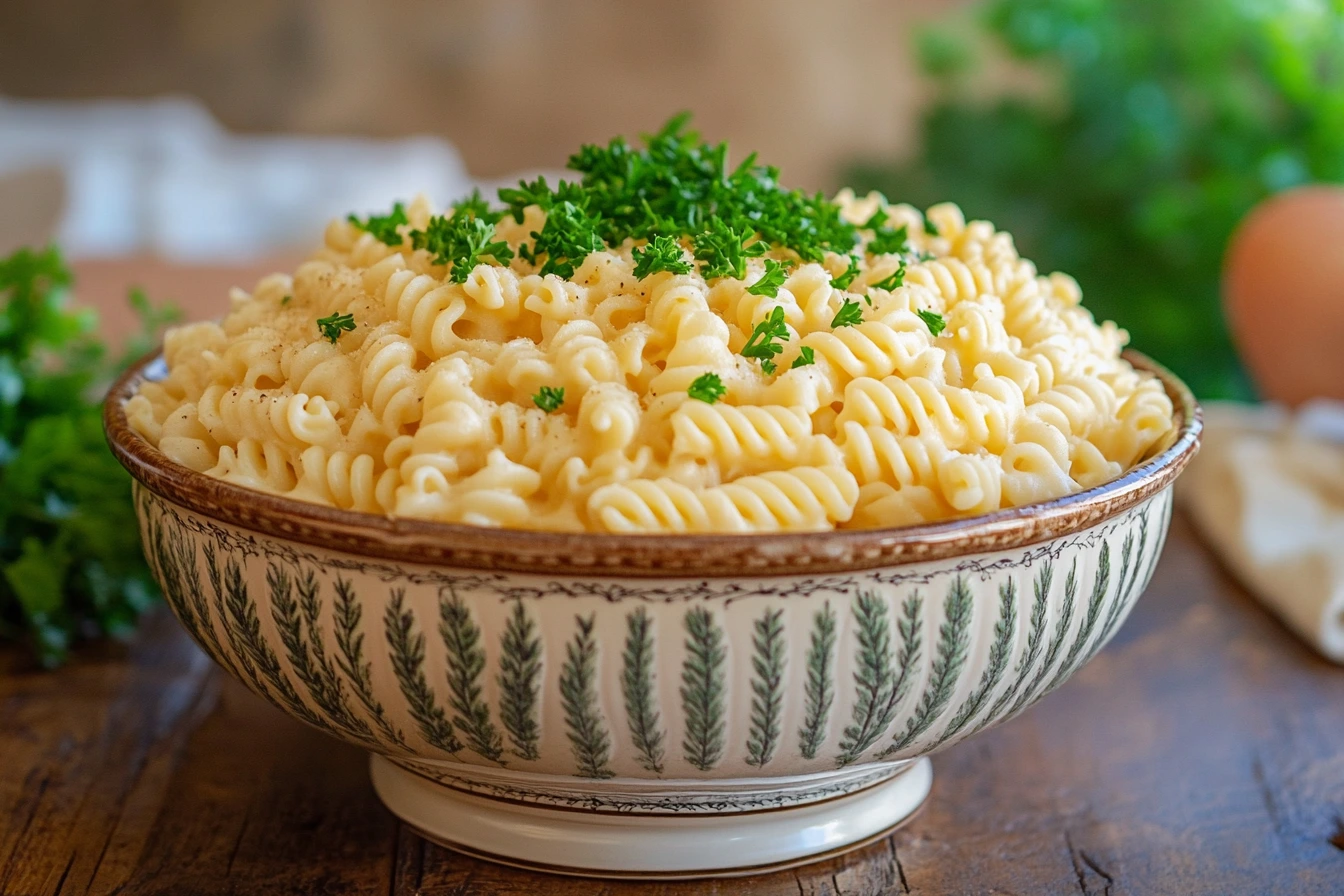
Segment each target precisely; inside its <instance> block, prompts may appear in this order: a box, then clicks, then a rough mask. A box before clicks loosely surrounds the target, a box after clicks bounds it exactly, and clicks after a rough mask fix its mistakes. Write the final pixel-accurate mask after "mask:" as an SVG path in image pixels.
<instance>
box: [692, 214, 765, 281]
mask: <svg viewBox="0 0 1344 896" xmlns="http://www.w3.org/2000/svg"><path fill="white" fill-rule="evenodd" d="M752 234H753V231H752V230H745V229H744V230H741V231H738V230H734V229H733V228H732V226H731V225H729V224H727V223H725V222H724V221H723V219H721V218H715V219H714V220H712V221H710V222H709V229H708V230H704V231H702V232H700V233H697V234H696V235H695V237H694V238H693V240H692V242H693V243H694V245H695V257H696V258H698V259H699V260H700V261H703V262H704V263H705V266H704V268H703V269H702V270H701V273H702V274H703V275H704V277H705V279H706V280H710V279H713V278H714V277H736V278H737V279H738V280H742V279H745V278H746V276H747V259H748V258H755V257H757V256H761V255H764V254H765V252H766V249H767V248H769V247H768V246H767V245H766V244H765V242H764V241H763V240H756V241H755V242H752V243H750V244H748V240H750V239H751V238H752Z"/></svg>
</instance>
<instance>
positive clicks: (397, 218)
mask: <svg viewBox="0 0 1344 896" xmlns="http://www.w3.org/2000/svg"><path fill="white" fill-rule="evenodd" d="M346 220H347V221H349V222H350V223H351V224H353V225H355V226H356V227H358V228H359V229H360V230H363V231H365V232H366V233H369V234H372V235H373V238H374V239H376V240H377V241H378V242H380V243H382V244H383V245H385V246H400V245H401V234H400V233H398V232H397V228H398V227H400V226H401V225H403V224H408V223H410V222H408V221H407V220H406V206H404V205H402V204H401V203H400V202H395V203H393V204H392V211H391V213H390V214H386V215H369V216H368V217H367V218H365V219H363V220H360V219H359V218H357V217H356V216H354V215H348V216H346Z"/></svg>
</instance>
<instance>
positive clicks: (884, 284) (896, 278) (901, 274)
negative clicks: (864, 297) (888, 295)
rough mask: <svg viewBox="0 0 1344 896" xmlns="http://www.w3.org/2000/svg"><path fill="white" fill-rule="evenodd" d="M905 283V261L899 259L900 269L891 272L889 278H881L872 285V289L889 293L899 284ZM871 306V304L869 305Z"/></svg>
mask: <svg viewBox="0 0 1344 896" xmlns="http://www.w3.org/2000/svg"><path fill="white" fill-rule="evenodd" d="M903 283H905V259H901V264H900V267H898V268H896V270H894V271H892V272H891V276H889V277H886V278H883V279H882V280H879V281H877V282H876V283H874V284H873V288H874V289H885V290H887V291H891V290H893V289H896V288H897V287H899V286H900V285H901V284H903ZM870 304H871V303H870Z"/></svg>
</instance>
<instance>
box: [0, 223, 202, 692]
mask: <svg viewBox="0 0 1344 896" xmlns="http://www.w3.org/2000/svg"><path fill="white" fill-rule="evenodd" d="M69 285H70V272H69V270H68V269H67V268H66V266H65V264H64V262H63V261H62V259H61V256H60V254H59V253H58V252H57V251H56V250H55V249H54V248H49V249H45V250H43V251H40V252H34V251H31V250H28V249H20V250H19V251H18V252H16V253H14V254H13V255H11V256H9V257H8V258H0V642H3V641H22V642H25V643H26V644H27V645H28V646H29V647H31V649H32V651H33V653H34V655H35V656H36V657H37V658H38V659H39V660H40V661H41V662H42V663H43V664H44V665H48V666H51V665H56V664H57V663H59V662H60V661H61V660H62V659H64V657H65V655H66V652H67V650H68V648H69V646H70V645H71V643H72V642H73V641H74V640H75V639H76V638H79V637H87V636H96V635H102V634H113V635H116V634H124V633H126V632H129V631H130V630H131V628H132V627H133V626H134V624H135V621H136V619H137V618H138V617H139V615H140V614H141V613H142V612H143V611H144V610H145V609H146V608H147V607H148V606H149V605H150V604H151V603H152V602H153V600H154V599H155V596H156V594H157V590H156V589H155V586H154V583H153V580H152V579H151V578H150V574H149V569H148V568H147V567H146V565H145V560H144V556H143V554H142V553H141V551H140V536H139V527H138V526H137V525H136V519H135V509H134V507H133V506H132V503H131V479H130V476H129V475H128V474H127V473H126V471H125V470H123V469H122V468H121V465H120V464H118V463H117V461H116V460H115V459H114V458H113V457H112V453H111V452H110V451H109V450H108V447H107V442H106V441H105V440H104V438H103V426H102V413H101V397H102V389H103V388H104V387H105V386H106V385H107V383H108V382H109V380H110V379H111V377H112V376H113V375H114V374H115V373H116V372H117V371H118V370H120V369H123V368H124V367H125V366H126V364H127V363H128V362H129V361H130V360H131V359H132V358H133V357H134V356H135V354H143V353H144V352H145V351H147V350H148V348H149V347H150V345H152V343H153V339H154V336H155V335H156V334H157V333H158V331H159V330H160V329H161V328H162V326H163V325H164V324H166V323H169V322H171V321H172V320H174V319H176V312H174V311H171V310H164V309H159V308H154V307H151V306H150V304H149V302H148V301H147V300H146V299H145V297H144V295H143V294H141V293H139V292H138V291H137V292H133V293H132V294H131V304H132V306H133V307H134V308H135V310H136V311H137V312H138V314H139V315H140V318H141V322H142V324H143V326H142V333H141V335H140V336H138V337H137V338H136V339H134V340H132V342H131V343H130V344H129V345H128V348H127V352H126V354H125V355H124V356H123V357H121V358H119V359H116V360H110V359H109V358H108V357H107V351H106V348H105V346H104V345H103V344H102V343H101V342H99V341H98V339H97V338H96V337H95V335H94V330H95V328H96V326H97V319H96V317H95V315H94V314H93V312H92V311H89V310H87V309H85V310H72V309H70V308H69V307H68V298H69V297H68V288H69Z"/></svg>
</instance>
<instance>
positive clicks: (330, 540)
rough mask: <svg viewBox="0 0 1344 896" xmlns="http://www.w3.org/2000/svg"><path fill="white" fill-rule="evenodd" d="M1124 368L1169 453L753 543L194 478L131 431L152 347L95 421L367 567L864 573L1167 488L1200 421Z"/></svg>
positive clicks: (1140, 363)
mask: <svg viewBox="0 0 1344 896" xmlns="http://www.w3.org/2000/svg"><path fill="white" fill-rule="evenodd" d="M1126 357H1127V358H1128V359H1129V361H1130V362H1131V363H1132V364H1134V366H1135V367H1136V368H1139V369H1141V370H1147V371H1149V372H1151V373H1153V374H1154V375H1156V376H1157V377H1158V378H1159V379H1160V380H1161V381H1162V384H1163V386H1164V387H1165V389H1166V391H1167V394H1168V395H1169V396H1170V397H1171V400H1172V403H1173V404H1174V406H1175V410H1176V416H1175V424H1174V425H1175V428H1176V433H1175V438H1174V439H1173V440H1172V442H1171V444H1170V446H1169V447H1167V448H1166V449H1164V450H1163V451H1161V452H1160V453H1159V454H1157V455H1156V456H1154V457H1152V458H1150V459H1148V460H1147V461H1145V462H1143V463H1142V464H1140V465H1138V466H1137V467H1135V468H1134V469H1132V470H1130V471H1129V472H1127V473H1125V474H1124V475H1123V476H1121V477H1120V478H1119V479H1116V480H1113V481H1111V482H1108V483H1106V484H1104V485H1100V486H1097V487H1096V488H1091V489H1088V490H1086V491H1082V492H1079V493H1077V494H1074V495H1068V496H1066V497H1063V498H1058V499H1056V500H1053V501H1047V502H1043V503H1040V504H1029V505H1026V506H1023V507H1014V508H1010V509H1007V510H1000V511H997V512H995V513H991V514H985V515H983V516H977V517H970V518H967V519H960V520H952V521H948V522H941V523H930V524H925V525H919V526H903V527H899V528H888V529H848V530H838V531H831V532H794V533H781V534H758V535H609V534H605V533H571V532H536V531H527V530H516V529H489V528H482V527H479V526H468V525H461V524H453V523H436V522H430V521H427V520H414V519H405V518H399V517H384V516H378V515H376V514H369V513H361V512H358V511H351V510H339V509H337V508H334V507H327V506H324V505H320V504H310V503H308V502H305V501H297V500H294V499H292V498H285V497H281V496H279V495H272V494H268V493H265V492H259V491H256V490H254V489H249V488H244V487H243V486H239V485H235V484H233V483H230V482H224V481H223V480H219V479H215V478H213V477H210V476H207V475H205V474H204V473H197V472H196V471H194V470H191V469H189V468H187V467H184V466H182V465H180V464H177V463H175V462H173V461H171V460H169V459H168V458H167V457H166V456H164V455H163V454H162V453H161V452H160V451H159V450H158V449H157V448H155V447H154V446H153V445H151V444H149V442H147V441H145V439H144V438H142V437H141V436H140V435H139V434H138V433H136V432H135V431H134V430H132V429H131V427H130V424H129V422H128V421H127V419H126V411H125V404H126V400H127V399H128V398H130V397H131V396H132V395H134V394H135V392H136V390H137V389H138V388H139V386H140V383H141V382H142V381H143V380H144V379H145V378H146V370H147V369H148V368H149V366H150V365H151V364H153V363H154V362H156V361H158V360H159V359H160V353H159V352H158V351H156V352H153V353H151V354H150V355H148V356H146V357H145V358H143V359H141V360H140V361H139V362H137V363H136V364H134V365H133V366H132V367H131V368H130V369H129V370H127V371H126V373H124V374H123V375H122V376H121V378H120V379H118V380H117V382H116V383H115V384H113V386H112V388H111V390H110V391H109V392H108V397H107V401H106V403H105V404H104V407H103V425H104V428H105V430H106V432H107V440H108V443H109V445H110V446H111V448H112V453H113V454H114V455H115V456H116V458H117V460H119V461H120V462H121V464H122V465H123V466H124V467H126V469H127V470H128V471H130V473H131V475H132V476H133V477H135V479H137V480H139V481H140V482H141V483H142V484H143V485H144V486H145V487H146V488H148V489H149V490H150V491H152V492H154V493H155V494H157V495H159V496H161V497H163V498H164V499H166V500H168V501H170V502H172V503H174V504H177V505H180V506H182V507H185V508H187V509H190V510H193V511H195V512H197V513H200V514H203V515H205V516H208V517H212V518H214V519H217V520H221V521H224V522H227V523H231V524H233V525H236V526H241V527H243V528H246V529H251V530H253V531H256V532H259V533H263V534H266V535H272V536H276V537H279V538H284V539H289V540H292V541H298V542H302V543H304V544H309V545H316V546H320V547H325V548H331V549H335V550H341V551H346V552H349V553H351V554H357V555H362V556H365V557H377V558H382V559H386V560H393V561H399V562H409V563H425V564H436V565H444V566H452V567H458V568H465V569H480V570H492V571H504V570H509V571H514V572H546V573H554V574H562V575H563V574H570V575H585V576H594V575H621V576H648V577H658V576H667V575H674V574H678V573H693V574H694V575H696V576H707V577H722V576H739V577H740V576H741V575H743V574H744V573H750V574H753V575H798V574H806V573H816V572H840V571H853V570H863V569H873V568H877V567H883V566H894V565H899V564H904V563H916V562H922V561H927V560H940V559H945V558H948V557H958V556H963V555H967V554H978V553H984V552H989V551H1001V550H1007V549H1011V548H1016V547H1022V546H1025V545H1031V544H1036V543H1038V542H1041V541H1045V540H1047V539H1051V538H1056V537H1058V536H1061V535H1065V534H1068V533H1071V532H1076V531H1079V530H1082V529H1086V528H1089V527H1091V526H1094V525H1096V524H1097V523H1100V522H1101V521H1103V520H1106V519H1109V518H1111V517H1113V516H1116V515H1117V514H1120V513H1123V512H1124V511H1126V510H1128V509H1129V508H1131V507H1134V506H1135V505H1137V504H1139V503H1141V502H1142V501H1144V500H1145V499H1147V498H1148V497H1150V496H1152V495H1154V494H1156V493H1157V492H1159V491H1161V490H1162V489H1164V488H1166V487H1167V486H1169V485H1170V484H1171V483H1172V481H1173V480H1175V478H1176V477H1177V476H1178V475H1179V474H1180V472H1181V471H1182V470H1183V469H1185V466H1186V464H1188V463H1189V462H1190V460H1191V458H1193V457H1194V455H1195V453H1196V452H1197V451H1198V450H1199V441H1200V435H1201V432H1202V430H1203V422H1202V417H1201V412H1200V408H1199V405H1198V404H1197V403H1196V401H1195V398H1194V396H1193V395H1192V394H1191V393H1190V390H1189V389H1188V388H1187V387H1186V386H1185V384H1184V383H1182V382H1181V381H1180V380H1179V379H1177V378H1176V376H1175V375H1174V374H1172V373H1171V372H1170V371H1168V370H1167V369H1166V368H1164V367H1162V366H1161V365H1159V364H1157V363H1156V362H1154V361H1152V360H1150V359H1148V358H1146V357H1144V356H1143V355H1141V354H1139V353H1137V352H1132V351H1130V352H1126Z"/></svg>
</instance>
